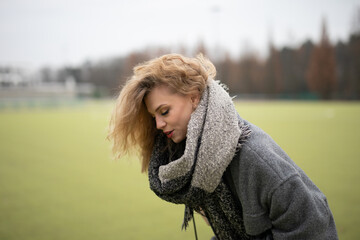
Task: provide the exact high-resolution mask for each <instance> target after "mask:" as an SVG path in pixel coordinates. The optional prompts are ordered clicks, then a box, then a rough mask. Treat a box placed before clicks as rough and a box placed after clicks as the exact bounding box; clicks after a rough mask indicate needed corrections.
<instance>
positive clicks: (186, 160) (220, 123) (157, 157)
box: [149, 79, 250, 239]
mask: <svg viewBox="0 0 360 240" xmlns="http://www.w3.org/2000/svg"><path fill="white" fill-rule="evenodd" d="M249 135H250V130H249V129H248V128H247V127H246V126H245V125H244V124H243V123H242V122H239V119H238V114H237V112H236V110H235V107H234V104H233V101H232V99H231V97H230V96H229V94H228V93H227V92H226V91H225V90H224V88H223V87H222V86H221V85H220V83H219V82H216V81H214V80H212V79H208V84H207V87H206V89H205V91H204V93H203V94H202V97H201V100H200V103H199V105H198V107H197V108H196V110H195V111H194V112H193V113H192V115H191V118H190V121H189V124H188V130H187V137H186V140H184V142H183V143H182V144H178V146H177V147H175V148H174V149H171V148H169V147H167V146H168V141H167V139H166V137H165V135H164V134H162V133H159V134H158V135H157V137H156V140H155V145H154V148H153V153H152V156H151V159H150V165H149V181H150V188H151V190H152V191H154V192H155V193H156V194H157V195H158V196H159V197H160V198H162V199H164V200H166V201H169V202H173V203H176V204H185V205H186V209H185V218H184V225H183V227H184V226H185V228H186V226H187V223H188V221H189V220H191V218H192V217H193V210H195V211H198V212H203V213H205V215H206V217H207V218H208V220H209V223H210V225H211V227H212V228H213V231H214V233H215V235H216V236H217V238H218V239H250V236H248V235H247V234H246V233H245V228H244V224H243V219H242V209H241V204H240V202H239V201H238V200H237V199H236V197H235V195H234V194H233V193H232V192H231V190H230V188H229V185H228V184H227V183H226V182H225V181H224V179H223V175H224V172H225V170H226V168H227V167H228V165H229V164H230V162H231V160H232V159H233V158H234V156H235V154H236V153H237V151H239V149H240V148H241V143H242V142H243V141H245V139H246V138H247V137H248V136H249ZM181 146H182V147H181Z"/></svg>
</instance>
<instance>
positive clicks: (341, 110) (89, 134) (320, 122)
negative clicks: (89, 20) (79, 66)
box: [0, 101, 360, 240]
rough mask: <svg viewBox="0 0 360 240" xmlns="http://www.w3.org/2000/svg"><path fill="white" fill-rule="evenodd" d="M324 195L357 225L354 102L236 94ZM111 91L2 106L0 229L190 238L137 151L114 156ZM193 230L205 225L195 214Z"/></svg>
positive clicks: (344, 225)
mask: <svg viewBox="0 0 360 240" xmlns="http://www.w3.org/2000/svg"><path fill="white" fill-rule="evenodd" d="M236 106H237V109H238V111H239V113H240V115H241V116H242V117H243V118H245V119H247V120H249V121H251V122H253V123H255V124H256V125H258V126H259V127H261V128H262V129H264V130H265V131H266V132H268V133H269V134H270V135H271V136H272V137H273V138H274V139H275V140H276V141H277V142H278V144H279V145H280V146H281V147H282V148H283V149H284V150H285V151H286V152H287V153H288V154H289V155H290V156H291V157H292V158H293V160H294V161H295V162H296V163H297V164H298V165H299V166H300V167H302V168H303V169H304V170H305V172H306V173H307V174H308V175H309V176H310V178H311V179H312V180H313V181H314V182H315V183H316V184H317V185H318V187H319V188H320V189H321V190H322V191H323V192H324V193H325V195H326V196H327V198H328V202H329V205H330V207H331V209H332V211H333V214H334V217H335V221H336V224H337V228H338V232H339V236H340V239H342V240H352V239H357V238H358V236H359V235H360V228H359V226H360V217H359V216H360V190H359V189H360V188H359V183H360V172H359V171H360V103H359V102H357V103H355V102H350V103H349V102H291V101H289V102H277V101H275V102H251V101H240V102H237V103H236ZM111 108H112V103H111V102H110V101H97V102H81V103H79V104H76V105H69V104H66V105H56V106H42V107H36V106H31V107H29V106H27V107H26V106H25V107H21V106H20V107H16V108H2V109H0V239H1V240H10V239H14V240H15V239H16V240H19V239H21V240H30V239H36V240H41V239H43V240H49V239H54V240H57V239H59V240H62V239H64V240H65V239H66V240H69V239H74V240H82V239H83V240H93V239H94V240H95V239H97V240H98V239H101V240H102V239H106V240H111V239H116V240H119V239H126V240H127V239H179V240H180V239H182V240H183V239H194V233H193V227H192V223H190V224H191V225H190V228H189V229H188V231H186V232H184V231H181V230H180V229H181V223H182V218H183V210H184V208H183V206H178V205H172V204H170V203H167V202H165V201H162V200H160V199H158V198H157V197H156V196H155V195H154V194H153V193H152V192H151V191H150V190H149V189H148V181H147V176H146V175H144V174H141V173H140V168H139V164H138V162H137V160H135V159H122V160H119V161H113V160H112V158H111V151H110V143H109V142H107V141H106V140H105V137H106V127H107V123H108V119H109V115H110V112H111ZM196 223H197V228H198V236H199V239H201V240H202V239H210V237H211V236H212V234H211V229H210V228H209V227H207V226H206V225H205V223H204V222H203V221H202V219H201V218H200V217H199V216H198V215H197V216H196Z"/></svg>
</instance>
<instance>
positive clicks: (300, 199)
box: [269, 175, 338, 239]
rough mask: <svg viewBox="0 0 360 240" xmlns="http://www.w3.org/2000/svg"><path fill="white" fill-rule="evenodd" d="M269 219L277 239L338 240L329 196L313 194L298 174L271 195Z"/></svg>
mask: <svg viewBox="0 0 360 240" xmlns="http://www.w3.org/2000/svg"><path fill="white" fill-rule="evenodd" d="M269 218H270V220H271V222H272V229H271V231H272V234H273V237H274V239H338V237H337V233H336V228H335V223H334V219H333V216H332V214H331V211H330V208H329V206H328V204H327V201H326V197H325V196H324V195H323V194H322V193H319V192H312V191H309V189H308V188H307V186H306V185H305V184H304V182H303V181H302V180H301V178H300V176H298V175H293V176H291V177H289V178H288V179H287V180H285V181H284V182H283V183H282V184H281V185H280V186H278V187H277V188H276V190H274V192H273V193H272V194H271V196H270V206H269Z"/></svg>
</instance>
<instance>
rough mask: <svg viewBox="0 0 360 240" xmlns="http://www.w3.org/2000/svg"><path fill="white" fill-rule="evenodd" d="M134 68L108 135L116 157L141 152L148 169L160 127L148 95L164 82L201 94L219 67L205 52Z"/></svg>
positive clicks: (178, 89)
mask: <svg viewBox="0 0 360 240" xmlns="http://www.w3.org/2000/svg"><path fill="white" fill-rule="evenodd" d="M133 71H134V74H133V76H132V77H131V78H130V79H129V80H128V81H127V82H126V84H125V85H124V87H123V88H122V90H121V91H120V94H119V96H118V98H117V100H116V105H115V108H114V110H113V113H112V116H111V119H110V123H109V132H108V136H107V138H108V139H109V140H110V141H112V142H113V147H112V150H113V154H114V155H115V157H116V158H120V157H121V156H123V155H125V154H128V153H139V154H140V157H141V165H142V168H141V171H142V172H146V171H147V169H148V166H149V162H150V156H151V152H152V148H153V146H154V140H155V136H156V134H157V129H156V125H155V120H154V119H153V118H152V116H151V115H150V114H149V113H148V111H147V108H146V106H145V103H144V97H145V96H146V95H147V94H148V93H149V92H150V91H151V90H152V89H153V88H155V87H157V86H160V85H165V86H167V87H169V88H170V89H172V90H173V91H174V92H176V93H179V94H183V95H188V94H194V93H199V94H200V95H201V94H202V93H203V91H204V89H205V87H206V83H207V79H208V78H209V77H210V78H215V75H216V69H215V66H214V65H213V64H212V63H211V62H210V61H209V60H208V59H207V58H205V57H204V56H203V55H202V54H199V55H197V56H196V57H195V58H188V57H184V56H182V55H180V54H167V55H164V56H161V57H159V58H155V59H152V60H150V61H147V62H144V63H141V64H139V65H137V66H135V67H134V69H133ZM134 150H135V152H134Z"/></svg>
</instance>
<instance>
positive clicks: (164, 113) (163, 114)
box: [161, 109, 169, 116]
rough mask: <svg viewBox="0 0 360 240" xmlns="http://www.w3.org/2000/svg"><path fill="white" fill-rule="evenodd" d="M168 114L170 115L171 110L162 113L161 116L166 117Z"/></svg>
mask: <svg viewBox="0 0 360 240" xmlns="http://www.w3.org/2000/svg"><path fill="white" fill-rule="evenodd" d="M168 113H169V109H168V110H166V111H165V112H163V113H161V115H162V116H165V115H166V114H168Z"/></svg>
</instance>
